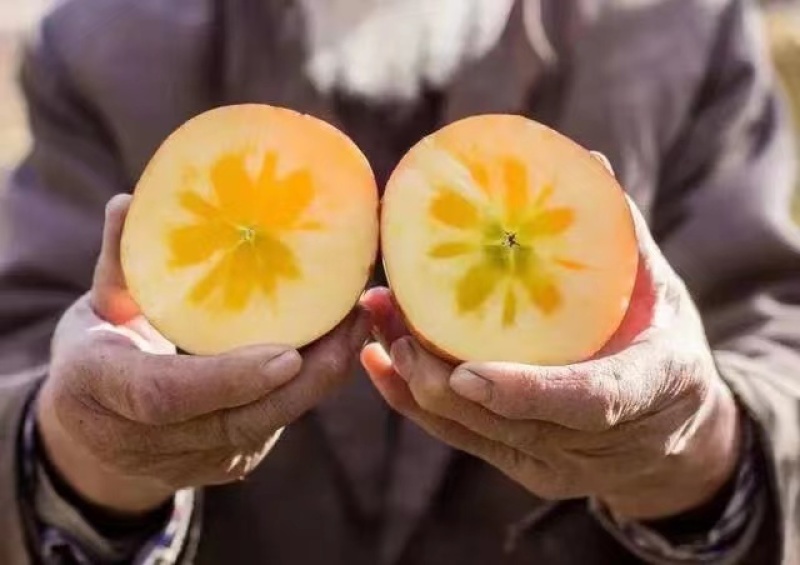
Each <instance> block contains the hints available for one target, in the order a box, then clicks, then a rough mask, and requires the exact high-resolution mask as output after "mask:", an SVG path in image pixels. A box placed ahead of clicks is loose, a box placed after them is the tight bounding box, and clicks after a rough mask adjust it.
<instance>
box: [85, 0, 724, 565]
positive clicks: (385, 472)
mask: <svg viewBox="0 0 800 565" xmlns="http://www.w3.org/2000/svg"><path fill="white" fill-rule="evenodd" d="M693 3H696V0H687V1H684V0H658V1H655V0H654V1H652V2H647V3H640V4H641V5H640V6H638V7H636V6H635V5H638V4H637V3H626V2H613V1H611V0H575V1H574V2H564V1H562V0H543V5H542V7H543V13H544V14H543V17H544V20H545V21H546V22H547V25H546V26H545V27H546V30H547V34H546V37H547V38H549V40H550V43H549V46H550V47H551V48H552V49H553V53H549V52H548V50H547V49H545V50H544V51H543V50H542V49H541V45H540V46H539V48H538V49H537V48H536V47H535V43H536V42H535V41H534V39H535V38H532V36H531V29H530V27H526V25H525V21H524V16H525V14H524V13H523V12H522V8H523V7H522V3H521V2H514V6H513V8H512V11H511V12H510V16H509V17H508V18H507V22H506V23H505V25H504V26H501V27H502V29H503V31H502V33H501V34H500V36H499V37H498V38H497V39H496V41H493V42H492V45H491V46H490V47H489V48H488V49H485V50H483V51H482V52H481V54H480V56H478V57H475V58H472V59H467V60H465V61H462V62H461V63H460V65H459V68H458V69H456V70H455V71H454V72H452V73H451V74H449V75H448V78H447V81H446V84H444V85H441V86H437V85H427V86H426V85H424V84H423V85H422V86H423V88H422V91H421V93H420V95H419V96H418V97H416V98H415V99H414V100H412V101H405V102H399V103H397V102H394V103H385V104H374V103H365V102H364V101H363V100H361V99H359V98H358V97H354V96H350V95H347V94H346V93H341V92H338V93H337V92H336V91H334V92H328V93H323V92H321V91H320V90H319V88H318V84H315V82H314V81H312V80H311V79H310V78H309V73H308V72H307V68H308V65H309V62H310V59H311V56H312V53H311V52H310V51H311V50H310V49H309V47H308V44H309V42H308V41H306V38H307V37H308V33H309V29H308V26H309V18H308V17H307V15H306V14H305V13H304V10H303V7H302V2H300V1H294V2H290V1H279V0H225V1H224V2H223V1H217V2H211V1H199V0H198V1H195V2H185V3H179V4H175V5H174V7H164V5H163V4H161V3H160V2H157V1H155V0H145V1H142V2H140V3H139V5H138V6H137V7H136V8H133V7H130V4H126V2H125V1H124V0H115V2H113V3H111V4H112V5H123V6H125V8H124V9H120V10H118V11H121V12H123V13H125V18H126V20H125V23H124V24H123V23H120V22H117V21H116V20H114V16H115V12H114V8H113V7H108V5H106V6H105V7H101V8H99V9H100V10H101V11H102V10H107V11H108V12H109V15H110V16H112V17H111V18H110V19H108V21H110V22H112V24H113V25H115V26H117V27H118V28H119V29H117V30H116V33H118V34H119V33H122V34H123V35H124V37H125V41H119V42H117V41H114V40H113V39H108V40H109V42H110V45H111V46H112V47H113V49H110V50H105V51H102V50H97V51H94V50H90V49H88V48H86V47H85V48H86V49H87V53H86V57H87V58H88V59H89V60H88V62H87V65H91V64H95V65H96V66H103V65H104V66H105V72H104V73H103V74H102V75H101V74H99V73H98V74H96V75H92V74H91V73H87V74H86V75H85V76H80V77H77V79H78V80H77V82H78V86H79V87H80V88H81V89H82V90H83V91H85V92H88V93H90V98H91V99H92V100H93V101H94V102H95V104H96V107H94V108H93V110H94V111H95V112H96V113H97V114H98V115H99V116H102V118H103V120H104V123H105V125H106V127H107V128H108V130H109V131H110V132H111V134H112V138H113V139H114V141H115V143H116V150H117V152H118V154H119V157H120V159H121V161H122V163H123V164H124V166H125V174H126V176H128V177H129V180H130V182H131V185H133V183H134V182H135V179H136V178H137V177H138V175H139V173H140V172H141V170H142V169H143V167H144V166H145V164H146V162H147V160H148V159H149V157H150V156H151V155H152V153H153V152H154V150H155V149H156V148H157V146H158V145H159V144H160V142H161V141H162V140H163V139H164V138H165V137H166V136H167V135H168V134H169V133H170V132H171V131H172V130H173V129H174V128H175V127H177V126H178V125H179V124H180V123H181V122H183V121H184V120H186V119H188V118H190V117H191V116H193V115H195V114H196V113H198V112H201V111H203V110H205V109H208V108H211V107H213V106H218V105H222V104H236V103H245V102H247V103H266V104H273V105H278V106H286V107H290V108H293V109H295V110H297V111H300V112H305V113H309V114H313V115H315V116H317V117H320V118H322V119H324V120H326V121H328V122H330V123H332V124H333V125H335V126H337V127H339V128H341V129H342V130H343V131H344V132H345V133H347V134H348V135H350V136H351V137H352V138H353V140H354V141H355V142H356V143H357V144H358V145H359V146H360V147H361V148H362V150H363V151H364V153H365V154H366V155H367V157H368V158H369V160H370V163H371V164H372V166H373V168H374V170H375V172H376V177H377V179H378V182H379V185H380V184H382V183H384V182H385V180H386V179H387V177H388V175H389V173H390V172H391V170H392V168H393V167H394V166H395V164H396V163H397V162H398V161H399V160H400V158H401V157H402V155H403V154H404V152H405V151H406V150H407V149H408V148H410V146H411V145H413V144H414V143H415V142H417V141H418V140H420V139H421V138H422V137H424V136H425V135H426V134H428V133H431V132H432V131H434V130H435V129H437V128H439V127H441V126H443V125H445V124H447V123H450V122H452V121H454V120H457V119H459V118H463V117H466V116H469V115H474V114H482V113H513V114H524V115H527V116H529V117H531V118H533V119H536V120H539V121H541V122H543V123H545V124H547V125H550V126H552V127H554V128H555V129H557V130H559V131H562V132H563V133H565V134H567V135H569V136H571V137H573V138H574V139H576V140H577V141H578V142H579V143H581V144H583V145H584V146H585V147H587V148H590V149H594V150H598V151H602V152H603V153H605V154H606V155H607V156H609V158H610V159H611V161H612V163H613V165H614V167H615V169H616V172H617V175H618V177H619V178H620V181H621V183H622V185H623V186H624V187H625V188H626V190H627V191H628V192H629V193H630V194H631V195H632V197H633V198H634V200H635V201H636V202H637V204H639V206H640V207H641V208H642V209H643V210H644V212H645V213H646V214H647V213H648V212H650V211H652V209H653V207H654V206H657V202H658V198H660V197H661V195H660V194H659V193H658V192H657V188H659V187H660V186H661V184H660V175H661V174H662V163H663V160H664V157H665V155H668V153H669V151H670V148H671V147H672V145H673V144H674V143H676V142H677V140H678V135H679V132H680V131H681V128H682V127H683V122H684V120H685V119H686V117H687V115H688V114H689V111H690V108H691V103H692V99H693V92H694V91H695V90H696V89H697V88H698V85H699V83H700V81H701V78H702V76H703V73H704V71H705V69H704V61H703V58H704V56H705V55H704V50H706V49H708V48H709V46H707V45H705V44H702V43H701V42H700V40H699V39H698V40H697V41H695V42H693V39H694V38H701V37H705V36H706V35H710V34H708V33H707V30H703V29H693V27H692V24H691V22H689V23H688V24H687V20H686V17H687V14H688V15H689V16H691V10H692V9H694V8H691V7H690V6H691V5H692V4H693ZM116 17H117V18H118V14H116ZM398 26H401V23H400V22H398ZM112 27H113V26H112ZM105 33H110V32H108V31H107V32H105ZM136 34H141V35H142V36H143V37H142V38H140V39H136V37H135V36H136ZM398 37H399V36H398ZM539 39H540V40H541V39H542V38H541V37H539ZM392 41H393V38H387V42H386V45H380V46H375V48H376V49H393V48H402V45H393V44H392ZM86 44H87V45H91V42H90V41H89V40H88V39H87V40H86ZM550 55H554V58H551V57H550ZM162 56H163V58H162ZM92 58H94V59H92ZM114 58H118V59H124V61H125V63H126V64H125V65H119V66H118V67H116V68H115V67H114V65H113V64H112V63H111V60H112V59H114ZM95 59H96V61H95ZM93 61H94V63H93ZM655 228H656V229H658V226H655ZM381 278H382V277H381V276H380V274H378V275H377V276H376V281H375V282H380V281H381ZM370 386H371V385H369V383H368V382H367V380H366V378H365V377H364V376H363V375H362V374H359V375H358V376H357V378H356V379H355V380H354V381H353V384H352V385H350V386H349V387H348V388H347V389H345V390H344V391H342V393H341V394H340V395H338V396H337V397H336V398H333V399H331V400H330V401H329V402H327V403H326V404H325V405H323V406H322V407H320V409H319V410H316V411H315V412H313V413H312V414H310V415H308V416H307V417H305V418H303V419H302V420H301V421H300V422H298V423H297V424H296V425H293V426H290V428H289V429H288V430H287V431H286V433H285V434H284V437H283V438H282V439H281V441H280V442H279V443H278V445H277V447H276V448H275V450H274V451H273V452H272V453H271V454H270V455H269V457H268V458H267V460H266V461H265V462H264V463H263V465H262V466H261V467H260V468H259V469H258V470H257V471H256V472H255V473H254V475H253V476H251V477H250V478H249V479H247V480H246V481H244V482H242V483H239V484H235V485H230V486H224V487H216V488H212V489H207V491H206V493H205V497H204V503H203V509H202V513H203V524H202V532H201V534H200V542H199V546H198V547H197V548H196V555H195V562H197V563H200V564H211V563H214V564H218V563H237V564H247V563H254V564H255V563H269V564H282V563H302V564H306V563H308V564H313V563H325V564H326V565H339V564H341V565H345V564H347V565H360V564H364V565H374V564H382V563H386V564H389V563H397V564H398V565H402V564H415V565H428V564H430V565H434V564H437V565H438V564H441V563H458V564H459V565H470V564H475V565H485V564H486V563H509V564H520V565H522V564H529V563H532V562H539V563H548V564H554V565H558V564H559V563H564V564H566V563H582V564H590V563H616V564H624V563H626V562H634V560H633V559H632V558H630V557H629V556H627V554H626V553H625V552H624V551H623V550H622V549H621V547H620V546H619V545H618V544H617V543H616V542H615V541H614V540H613V538H611V536H609V535H608V534H606V533H604V531H603V530H602V529H601V528H600V526H599V525H598V524H597V523H596V522H595V521H594V520H593V518H592V517H591V516H590V515H589V514H588V512H587V511H586V509H585V506H586V505H585V502H584V501H575V502H570V503H561V504H549V503H544V502H542V501H541V500H539V499H537V498H536V497H534V496H533V495H531V494H530V493H527V492H526V491H524V490H523V489H522V488H521V487H519V486H518V485H516V484H514V483H513V482H512V481H510V480H509V479H507V478H505V477H504V476H503V475H502V474H500V473H499V472H497V471H496V470H494V469H492V468H491V467H489V466H488V465H486V464H483V463H482V462H480V461H477V460H475V459H472V458H470V457H467V456H465V455H460V454H455V453H454V452H453V451H451V450H450V449H449V448H447V447H445V446H442V445H441V444H438V443H437V442H436V441H435V440H433V439H431V438H428V437H427V436H424V434H423V433H422V432H421V431H419V430H417V429H416V428H413V426H411V424H409V423H407V422H402V421H400V420H398V419H397V418H394V417H392V416H391V415H390V413H389V410H388V409H387V408H386V407H385V406H384V404H383V402H382V400H381V399H380V397H379V396H378V395H377V393H376V392H375V391H374V390H371V388H370ZM526 518H527V521H526V520H525V519H526ZM525 526H527V527H525ZM512 541H515V543H511V542H512Z"/></svg>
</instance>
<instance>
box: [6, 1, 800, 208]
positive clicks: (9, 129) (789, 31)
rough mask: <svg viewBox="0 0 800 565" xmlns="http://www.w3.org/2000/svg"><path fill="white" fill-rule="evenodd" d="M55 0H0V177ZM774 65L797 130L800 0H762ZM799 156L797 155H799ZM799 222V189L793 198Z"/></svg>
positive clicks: (12, 152) (17, 145) (20, 150)
mask: <svg viewBox="0 0 800 565" xmlns="http://www.w3.org/2000/svg"><path fill="white" fill-rule="evenodd" d="M53 1H54V0H0V177H2V172H3V171H4V170H6V171H7V170H8V168H9V167H11V166H12V165H13V163H15V162H16V161H17V160H19V158H20V157H21V156H22V155H23V154H24V152H25V149H26V148H27V144H28V141H29V140H28V135H27V132H26V129H25V118H24V111H23V105H22V102H21V100H20V98H19V96H18V92H17V87H16V81H15V78H16V76H15V75H16V59H17V55H18V52H19V44H20V41H21V39H22V36H23V33H24V31H25V30H26V29H29V28H30V27H31V26H32V25H33V23H34V21H35V19H36V17H37V15H38V14H39V13H40V12H41V11H42V10H43V9H44V8H45V6H46V5H47V4H49V3H51V2H53ZM763 3H764V4H767V5H769V9H768V11H767V12H768V13H767V18H766V23H767V29H768V30H769V34H770V38H771V42H772V49H773V53H774V56H775V61H776V66H777V68H778V70H779V72H780V75H781V77H782V79H783V81H784V83H785V85H786V86H787V90H788V91H789V92H790V98H791V99H792V103H793V109H794V112H795V116H796V118H797V120H796V123H797V126H798V131H800V0H763ZM799 157H800V155H799ZM796 202H797V206H796V212H797V215H796V217H797V218H799V219H800V190H798V198H797V199H796Z"/></svg>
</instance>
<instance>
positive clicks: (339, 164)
mask: <svg viewBox="0 0 800 565" xmlns="http://www.w3.org/2000/svg"><path fill="white" fill-rule="evenodd" d="M377 209H378V191H377V188H376V185H375V180H374V177H373V174H372V170H371V168H370V166H369V163H368V162H367V160H366V158H365V157H364V155H363V154H362V153H361V151H360V150H359V149H358V148H357V147H356V146H355V144H354V143H353V142H352V141H351V140H350V139H349V138H348V137H346V136H345V135H344V134H343V133H341V132H340V131H338V130H337V129H335V128H334V127H332V126H330V125H329V124H327V123H325V122H323V121H321V120H319V119H316V118H313V117H311V116H307V115H301V114H298V113H296V112H293V111H291V110H287V109H282V108H275V107H270V106H264V105H238V106H228V107H223V108H217V109H214V110H211V111H209V112H206V113H203V114H201V115H199V116H197V117H195V118H193V119H191V120H189V121H188V122H187V123H186V124H184V125H183V126H181V127H180V128H179V129H178V130H177V131H175V132H174V133H173V134H172V135H171V136H170V137H169V138H168V139H167V140H166V141H165V142H164V144H163V145H162V146H161V147H160V148H159V149H158V151H157V152H156V154H155V155H154V156H153V158H152V160H151V161H150V163H149V164H148V166H147V168H146V170H145V171H144V174H143V175H142V177H141V179H140V181H139V183H138V184H137V186H136V189H135V191H134V196H133V201H132V203H131V208H130V212H129V213H128V217H127V220H126V222H125V228H124V232H123V236H122V249H121V254H122V266H123V271H124V273H125V279H126V281H127V284H128V287H129V290H130V292H131V294H132V296H133V298H134V299H135V300H136V302H137V303H138V304H139V306H140V307H141V309H142V312H143V314H144V315H145V317H146V318H147V319H148V320H149V321H150V322H151V323H152V324H153V325H154V326H155V327H156V328H157V329H158V330H159V331H161V332H162V333H163V334H164V335H165V336H166V337H167V338H168V339H170V340H171V341H173V342H174V343H175V344H176V345H178V346H179V347H180V348H182V349H184V350H186V351H187V352H190V353H195V354H213V353H218V352H222V351H226V350H229V349H232V348H235V347H239V346H245V345H250V344H255V343H280V344H287V345H291V346H295V347H301V346H303V345H306V344H308V343H310V342H312V341H314V340H315V339H317V338H319V337H320V336H322V335H324V334H325V333H327V332H328V331H329V330H331V329H332V328H333V327H334V326H336V324H338V323H339V322H340V321H341V320H342V319H343V318H344V317H345V316H346V315H347V313H348V312H349V311H350V310H351V309H352V307H353V306H354V305H355V303H356V302H357V300H358V297H359V296H360V294H361V292H362V291H363V290H364V287H365V285H366V284H367V281H368V280H369V276H370V272H371V269H372V266H373V264H374V260H375V257H376V253H377V246H378V219H377Z"/></svg>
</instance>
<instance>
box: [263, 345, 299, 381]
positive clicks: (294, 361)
mask: <svg viewBox="0 0 800 565" xmlns="http://www.w3.org/2000/svg"><path fill="white" fill-rule="evenodd" d="M302 364H303V358H302V357H300V354H299V353H298V352H297V351H296V350H294V349H289V350H287V351H284V352H283V353H281V354H279V355H278V356H277V357H273V358H272V359H270V360H269V361H267V362H266V363H265V364H264V373H266V374H267V375H268V376H270V377H275V374H276V373H277V374H279V375H285V376H286V378H291V377H293V376H294V375H296V374H297V373H298V372H300V367H301V365H302Z"/></svg>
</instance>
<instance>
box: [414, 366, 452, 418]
mask: <svg viewBox="0 0 800 565" xmlns="http://www.w3.org/2000/svg"><path fill="white" fill-rule="evenodd" d="M412 392H413V394H414V398H415V399H416V401H417V404H419V406H420V408H422V409H423V410H427V411H428V412H436V411H437V410H438V409H439V408H440V407H441V406H442V405H443V404H444V402H445V399H446V398H447V394H448V387H447V384H446V383H445V382H444V381H443V380H441V379H434V378H429V377H426V376H423V375H420V376H419V377H418V378H416V379H413V380H412Z"/></svg>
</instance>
